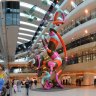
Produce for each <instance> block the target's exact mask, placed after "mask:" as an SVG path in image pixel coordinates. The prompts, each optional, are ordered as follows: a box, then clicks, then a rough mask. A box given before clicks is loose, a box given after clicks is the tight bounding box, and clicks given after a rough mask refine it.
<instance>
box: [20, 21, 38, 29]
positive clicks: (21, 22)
mask: <svg viewBox="0 0 96 96" xmlns="http://www.w3.org/2000/svg"><path fill="white" fill-rule="evenodd" d="M20 24H22V25H28V26H32V27H36V28H38V25H35V24H32V23H28V22H24V21H20Z"/></svg>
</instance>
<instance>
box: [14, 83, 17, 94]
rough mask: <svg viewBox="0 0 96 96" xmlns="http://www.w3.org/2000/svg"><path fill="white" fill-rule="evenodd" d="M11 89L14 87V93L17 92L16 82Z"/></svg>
mask: <svg viewBox="0 0 96 96" xmlns="http://www.w3.org/2000/svg"><path fill="white" fill-rule="evenodd" d="M13 89H14V93H16V92H17V84H15V83H14V85H13Z"/></svg>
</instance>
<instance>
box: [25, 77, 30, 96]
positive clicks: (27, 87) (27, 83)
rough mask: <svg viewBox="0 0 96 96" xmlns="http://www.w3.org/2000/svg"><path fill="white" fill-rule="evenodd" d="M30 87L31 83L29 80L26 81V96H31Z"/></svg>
mask: <svg viewBox="0 0 96 96" xmlns="http://www.w3.org/2000/svg"><path fill="white" fill-rule="evenodd" d="M29 87H30V81H29V79H28V78H27V80H26V81H25V88H26V96H29Z"/></svg>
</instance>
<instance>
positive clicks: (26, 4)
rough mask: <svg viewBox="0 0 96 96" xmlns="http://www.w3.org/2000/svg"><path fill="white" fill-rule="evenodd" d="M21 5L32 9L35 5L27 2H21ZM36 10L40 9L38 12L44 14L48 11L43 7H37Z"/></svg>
mask: <svg viewBox="0 0 96 96" xmlns="http://www.w3.org/2000/svg"><path fill="white" fill-rule="evenodd" d="M20 6H22V7H26V8H29V9H31V8H32V7H33V6H34V5H32V4H29V3H26V2H20ZM35 11H38V12H40V13H42V14H46V11H45V10H43V9H41V8H39V7H36V8H35Z"/></svg>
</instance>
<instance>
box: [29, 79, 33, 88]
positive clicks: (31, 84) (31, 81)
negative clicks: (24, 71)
mask: <svg viewBox="0 0 96 96" xmlns="http://www.w3.org/2000/svg"><path fill="white" fill-rule="evenodd" d="M32 88H33V80H30V89H32Z"/></svg>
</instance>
